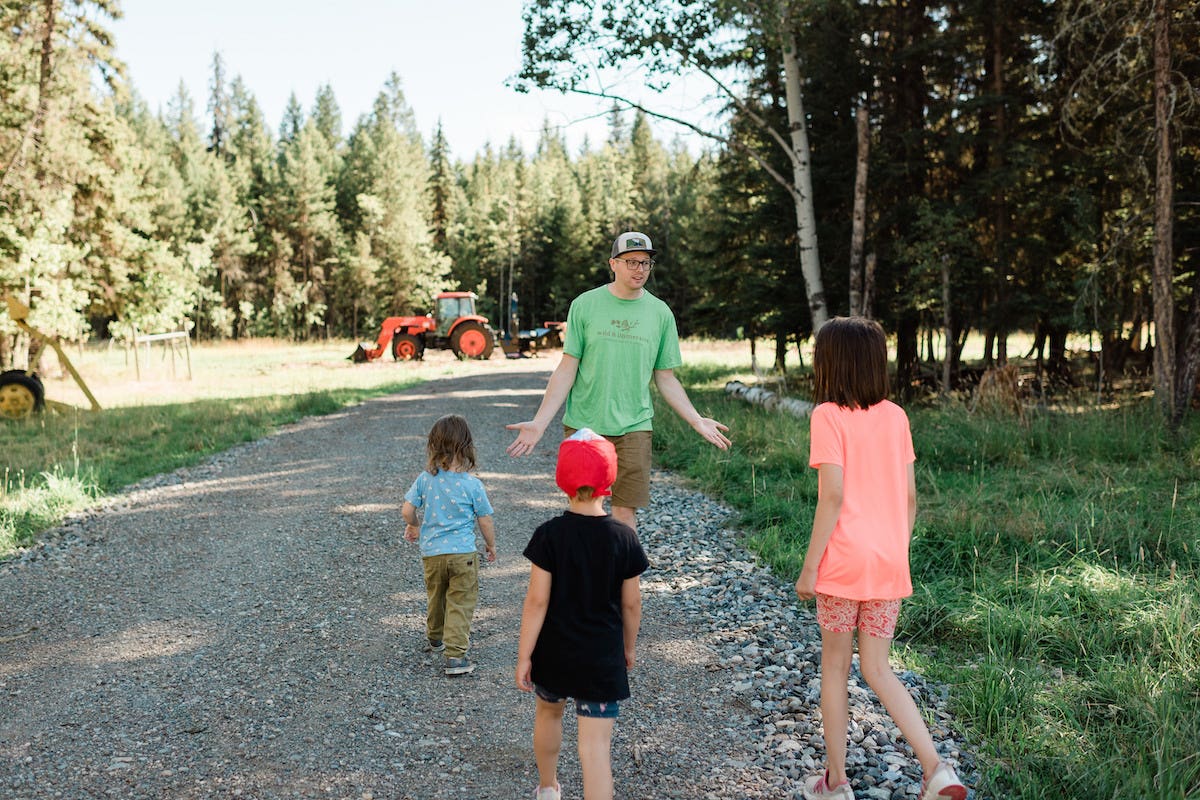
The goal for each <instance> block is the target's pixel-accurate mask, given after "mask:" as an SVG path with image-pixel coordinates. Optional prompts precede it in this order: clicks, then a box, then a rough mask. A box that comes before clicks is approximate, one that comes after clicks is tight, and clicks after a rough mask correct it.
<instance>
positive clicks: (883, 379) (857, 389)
mask: <svg viewBox="0 0 1200 800" xmlns="http://www.w3.org/2000/svg"><path fill="white" fill-rule="evenodd" d="M887 394H888V371H887V337H886V336H885V335H884V333H883V328H882V327H880V325H879V323H878V322H876V321H875V320H873V319H866V318H865V317H834V318H833V319H831V320H829V321H828V322H826V323H825V324H824V325H822V326H821V328H820V330H818V331H817V340H816V344H815V347H814V350H813V399H814V400H815V401H816V402H818V403H837V404H838V405H839V406H844V407H846V408H870V407H871V406H873V405H875V404H876V403H878V402H880V401H881V400H884V399H886V398H887Z"/></svg>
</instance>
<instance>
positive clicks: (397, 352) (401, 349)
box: [392, 333, 425, 361]
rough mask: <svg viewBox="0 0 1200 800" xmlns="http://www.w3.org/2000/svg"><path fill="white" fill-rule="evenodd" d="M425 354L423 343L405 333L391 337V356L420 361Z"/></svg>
mask: <svg viewBox="0 0 1200 800" xmlns="http://www.w3.org/2000/svg"><path fill="white" fill-rule="evenodd" d="M424 355H425V343H424V342H423V341H421V340H420V339H418V338H417V337H416V336H412V335H411V334H407V333H399V334H396V335H395V336H394V337H392V358H394V359H396V360H397V361H420V360H421V358H422V357H423V356H424Z"/></svg>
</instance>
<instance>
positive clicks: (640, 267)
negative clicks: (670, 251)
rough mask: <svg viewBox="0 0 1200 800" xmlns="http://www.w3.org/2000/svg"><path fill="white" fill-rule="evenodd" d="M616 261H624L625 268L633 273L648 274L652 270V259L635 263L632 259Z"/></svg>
mask: <svg viewBox="0 0 1200 800" xmlns="http://www.w3.org/2000/svg"><path fill="white" fill-rule="evenodd" d="M617 261H624V262H625V266H626V267H628V268H629V269H631V270H633V271H635V272H649V271H650V270H651V269H653V268H654V259H652V258H648V259H646V260H645V261H636V260H634V259H632V258H618V259H617Z"/></svg>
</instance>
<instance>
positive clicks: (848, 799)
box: [804, 770, 925, 800]
mask: <svg viewBox="0 0 1200 800" xmlns="http://www.w3.org/2000/svg"><path fill="white" fill-rule="evenodd" d="M828 777H829V772H828V770H826V771H825V772H822V773H821V774H820V775H810V776H809V777H808V780H806V781H805V782H804V800H854V792H852V791H851V790H850V781H842V782H841V783H839V784H838V785H837V786H833V787H830V785H829V783H828V781H827V780H826V778H828ZM921 800H925V798H921Z"/></svg>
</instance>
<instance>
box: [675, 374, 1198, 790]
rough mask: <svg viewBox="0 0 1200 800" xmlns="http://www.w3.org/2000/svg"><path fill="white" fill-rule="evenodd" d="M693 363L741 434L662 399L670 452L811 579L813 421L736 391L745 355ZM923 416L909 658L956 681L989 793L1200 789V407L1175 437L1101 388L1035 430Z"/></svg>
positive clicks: (720, 415) (774, 553) (689, 379)
mask: <svg viewBox="0 0 1200 800" xmlns="http://www.w3.org/2000/svg"><path fill="white" fill-rule="evenodd" d="M680 374H681V378H682V380H683V381H684V383H685V384H687V385H689V386H690V387H691V388H690V392H691V394H692V397H693V400H694V401H695V402H696V404H697V406H698V407H699V408H701V409H702V411H703V412H705V413H707V414H708V415H710V416H713V417H715V418H717V419H720V420H722V421H724V422H726V423H727V424H729V425H730V427H731V429H732V433H731V436H732V437H733V439H734V441H735V444H736V446H735V448H734V449H733V450H731V451H730V452H728V453H722V452H720V451H717V450H715V449H713V448H712V447H710V446H708V445H707V444H705V443H704V442H702V441H701V440H700V439H699V437H697V436H696V435H695V434H694V433H693V432H692V431H691V430H690V428H687V427H686V426H685V425H683V424H682V423H681V422H680V421H679V420H678V419H677V418H676V417H674V415H673V414H671V413H670V411H669V410H668V409H667V408H666V407H665V406H662V407H661V408H660V413H659V415H658V416H656V425H655V449H656V458H657V459H658V461H659V463H661V464H662V465H664V466H668V467H670V468H672V469H674V470H677V471H679V472H682V473H684V474H686V475H688V476H690V477H691V478H693V479H694V480H695V481H696V482H697V483H698V484H699V485H700V486H701V487H702V488H703V489H704V490H705V491H706V492H708V493H710V494H712V495H714V496H721V497H724V498H725V499H726V500H727V501H728V502H730V503H731V504H732V505H733V506H734V507H736V508H737V509H739V510H740V511H741V514H742V525H743V528H744V529H747V530H749V531H751V534H750V539H749V544H750V546H751V548H752V549H753V550H755V551H756V552H757V553H758V554H759V556H760V558H761V559H762V560H763V561H764V562H766V563H767V564H769V565H770V566H771V568H772V569H773V570H775V572H776V573H777V574H779V575H780V577H781V578H784V579H786V580H789V581H791V580H794V579H795V576H796V575H797V574H798V573H799V567H800V563H801V561H802V559H803V552H804V548H805V547H806V545H807V541H808V533H809V530H810V527H811V524H812V514H813V511H814V509H815V505H816V496H817V481H816V474H815V470H812V469H810V468H809V467H808V465H807V461H808V425H807V422H806V421H802V420H796V419H794V418H791V417H789V416H787V415H785V414H780V413H772V412H766V411H762V410H759V409H757V408H752V407H750V406H747V405H744V404H742V403H741V402H740V401H734V400H730V399H727V398H726V396H725V393H724V392H723V390H722V387H723V385H724V383H725V381H726V380H729V379H731V378H739V379H742V380H747V379H748V377H749V376H748V375H747V374H746V372H745V370H744V368H743V369H741V370H738V369H730V368H729V367H725V366H721V365H719V364H714V363H701V362H693V363H691V364H689V366H688V367H686V368H685V369H683V370H681V371H680ZM793 383H794V384H795V385H797V386H803V380H802V376H793ZM797 393H798V394H800V395H802V389H798V390H797ZM909 413H910V417H911V421H912V429H913V437H914V445H915V448H916V452H917V481H918V496H919V511H918V518H917V525H916V530H915V532H914V539H913V545H912V567H913V584H914V587H915V594H914V596H913V597H912V598H911V599H910V600H908V601H906V602H905V605H904V611H903V614H902V618H901V626H900V627H901V631H900V634H899V635H900V636H901V637H902V641H901V642H900V643H899V644H898V646H897V648H896V650H895V652H896V656H897V659H898V660H899V661H901V662H903V663H904V665H905V666H907V667H909V668H913V669H916V670H918V671H921V672H923V673H925V674H927V675H929V676H931V677H933V678H935V679H938V680H941V681H943V682H945V683H947V684H949V685H950V687H951V691H952V700H953V704H954V709H955V711H956V714H957V717H958V719H959V720H960V721H961V722H962V723H963V724H964V725H965V729H966V733H967V734H968V737H969V741H970V742H971V747H972V749H974V750H976V751H977V752H978V753H979V755H980V756H981V758H980V762H981V764H982V765H983V768H984V784H983V785H982V786H981V787H980V788H981V790H982V791H981V795H980V796H981V797H989V798H1005V800H1007V799H1008V798H1014V799H1015V798H1021V799H1022V800H1024V799H1026V798H1028V799H1029V800H1032V799H1033V798H1039V799H1044V800H1050V798H1056V799H1060V798H1080V800H1083V799H1084V798H1088V799H1089V800H1090V799H1092V798H1112V799H1113V800H1116V799H1117V798H1134V797H1138V798H1161V800H1183V799H1184V798H1197V797H1200V747H1198V743H1200V616H1198V615H1197V611H1198V607H1200V482H1197V480H1196V475H1197V474H1198V472H1200V419H1198V415H1197V414H1195V413H1193V414H1191V415H1190V417H1189V418H1188V421H1187V423H1186V426H1185V430H1184V431H1183V432H1182V436H1181V437H1179V438H1178V439H1171V438H1168V437H1167V436H1166V435H1165V434H1164V432H1163V429H1162V426H1161V424H1160V423H1159V419H1158V417H1157V416H1156V413H1155V411H1154V409H1153V408H1152V407H1151V405H1150V403H1149V402H1148V401H1146V400H1145V399H1140V398H1131V399H1130V400H1129V402H1127V403H1124V404H1122V403H1114V402H1107V403H1106V404H1105V405H1104V407H1102V408H1101V407H1097V406H1096V405H1095V398H1094V397H1093V396H1090V395H1088V394H1087V393H1084V394H1082V395H1081V396H1079V397H1076V398H1069V399H1067V402H1064V403H1063V405H1062V407H1061V408H1057V409H1055V408H1048V409H1041V410H1036V409H1035V410H1031V412H1030V414H1029V417H1028V418H1027V420H1026V422H1025V423H1024V424H1022V423H1021V422H1019V421H1017V420H1015V419H1011V418H994V417H984V416H974V415H971V414H968V413H967V412H966V411H965V410H964V408H962V407H961V405H950V406H934V405H931V406H929V407H921V406H913V407H910V408H909Z"/></svg>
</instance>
